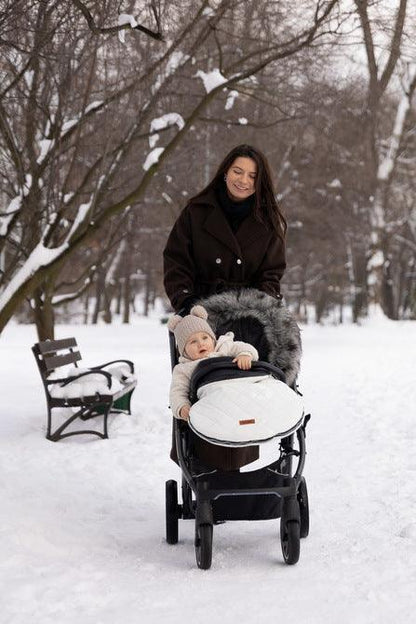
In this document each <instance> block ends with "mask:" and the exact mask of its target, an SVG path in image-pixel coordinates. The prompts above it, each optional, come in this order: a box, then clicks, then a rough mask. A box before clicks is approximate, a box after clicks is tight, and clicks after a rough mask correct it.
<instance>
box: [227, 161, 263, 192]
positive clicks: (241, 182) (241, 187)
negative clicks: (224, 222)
mask: <svg viewBox="0 0 416 624" xmlns="http://www.w3.org/2000/svg"><path fill="white" fill-rule="evenodd" d="M256 176H257V165H256V162H255V161H254V160H253V159H252V158H248V157H245V156H239V157H238V158H236V159H235V161H234V162H233V164H232V165H231V167H230V168H229V169H228V171H227V173H226V179H225V184H226V186H227V191H228V194H229V195H230V197H231V199H234V201H242V200H243V199H247V197H250V195H253V193H254V192H255V190H256V187H255V184H256Z"/></svg>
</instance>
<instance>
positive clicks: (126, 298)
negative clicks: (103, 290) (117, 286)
mask: <svg viewBox="0 0 416 624" xmlns="http://www.w3.org/2000/svg"><path fill="white" fill-rule="evenodd" d="M130 301H131V279H130V275H127V274H126V277H125V280H124V292H123V323H130Z"/></svg>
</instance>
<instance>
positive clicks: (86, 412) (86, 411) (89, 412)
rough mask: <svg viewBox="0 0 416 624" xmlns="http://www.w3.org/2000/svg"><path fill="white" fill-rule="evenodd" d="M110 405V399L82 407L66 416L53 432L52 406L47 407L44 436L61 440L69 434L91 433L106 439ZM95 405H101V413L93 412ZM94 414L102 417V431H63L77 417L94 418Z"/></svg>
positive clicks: (56, 440) (52, 439)
mask: <svg viewBox="0 0 416 624" xmlns="http://www.w3.org/2000/svg"><path fill="white" fill-rule="evenodd" d="M111 406H112V401H110V402H104V401H103V402H102V403H100V404H99V405H94V406H91V407H82V408H81V409H80V410H78V411H77V412H76V413H75V414H72V415H71V416H70V417H69V418H67V419H66V420H65V422H63V423H62V425H60V426H59V427H58V428H57V429H56V430H55V431H53V432H52V409H53V408H51V407H49V408H48V426H47V433H46V438H47V439H48V440H50V441H51V442H58V440H62V439H63V438H68V437H69V436H74V435H84V434H92V435H96V436H98V437H99V438H102V439H107V438H108V416H109V414H110V411H111ZM97 407H101V408H102V410H103V411H102V412H101V413H95V414H94V410H96V408H97ZM95 416H102V417H103V431H102V432H101V431H95V430H93V429H80V430H77V431H68V432H66V433H64V432H65V430H66V429H67V427H68V426H69V425H70V424H71V423H73V422H74V421H75V420H76V419H77V418H80V419H82V420H88V419H89V418H94V417H95Z"/></svg>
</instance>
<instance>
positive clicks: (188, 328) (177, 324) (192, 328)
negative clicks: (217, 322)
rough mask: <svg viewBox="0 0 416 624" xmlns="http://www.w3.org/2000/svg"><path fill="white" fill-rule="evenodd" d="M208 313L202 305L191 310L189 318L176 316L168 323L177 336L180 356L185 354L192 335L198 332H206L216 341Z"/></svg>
mask: <svg viewBox="0 0 416 624" xmlns="http://www.w3.org/2000/svg"><path fill="white" fill-rule="evenodd" d="M207 318H208V312H207V311H206V310H205V308H203V307H202V306H200V305H196V306H194V307H193V308H191V311H190V313H189V314H188V316H179V315H178V314H175V315H174V316H171V317H170V319H169V321H168V328H169V329H170V331H171V332H173V333H174V334H175V340H176V344H177V345H178V350H179V353H180V355H183V354H184V351H185V345H186V343H187V342H188V340H189V338H190V337H191V336H192V334H196V333H197V332H205V333H207V334H208V335H209V336H211V338H213V340H214V341H215V340H216V338H215V334H214V332H213V331H212V328H211V327H210V326H209V325H208V323H207V320H206V319H207Z"/></svg>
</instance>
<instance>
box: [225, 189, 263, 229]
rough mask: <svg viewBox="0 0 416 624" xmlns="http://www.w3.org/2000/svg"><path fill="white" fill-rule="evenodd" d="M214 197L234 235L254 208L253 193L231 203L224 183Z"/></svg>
mask: <svg viewBox="0 0 416 624" xmlns="http://www.w3.org/2000/svg"><path fill="white" fill-rule="evenodd" d="M216 196H217V199H218V201H219V204H220V206H221V208H222V209H223V211H224V214H225V216H226V217H227V221H228V223H229V224H230V227H231V229H232V231H233V232H234V233H235V232H237V230H238V228H239V227H240V225H241V224H242V222H243V221H244V219H245V218H246V217H247V216H248V215H249V214H250V213H251V211H252V210H253V208H254V203H255V194H254V193H253V195H250V197H247V199H243V200H242V201H233V200H232V199H231V197H230V196H229V195H228V193H227V187H226V185H225V183H224V184H221V186H220V187H219V188H218V189H217V190H216Z"/></svg>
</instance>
